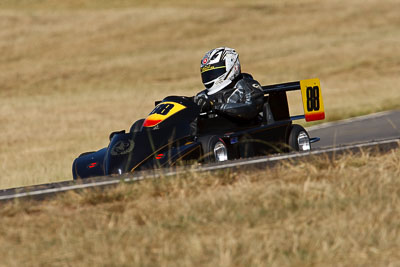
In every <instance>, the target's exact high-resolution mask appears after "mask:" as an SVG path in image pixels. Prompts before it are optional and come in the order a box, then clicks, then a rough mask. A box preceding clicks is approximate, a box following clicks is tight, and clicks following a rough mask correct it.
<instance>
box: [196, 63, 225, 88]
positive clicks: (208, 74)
mask: <svg viewBox="0 0 400 267" xmlns="http://www.w3.org/2000/svg"><path fill="white" fill-rule="evenodd" d="M225 72H226V66H225V64H221V63H220V64H213V65H206V66H204V67H201V79H202V80H203V83H204V84H207V83H209V82H211V81H213V80H215V79H217V78H218V77H219V76H221V75H223V74H224V73H225Z"/></svg>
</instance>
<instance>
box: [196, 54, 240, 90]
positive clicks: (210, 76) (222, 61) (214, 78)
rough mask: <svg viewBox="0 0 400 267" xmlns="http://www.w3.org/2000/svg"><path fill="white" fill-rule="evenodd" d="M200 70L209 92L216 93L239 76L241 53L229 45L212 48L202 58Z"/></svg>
mask: <svg viewBox="0 0 400 267" xmlns="http://www.w3.org/2000/svg"><path fill="white" fill-rule="evenodd" d="M200 71H201V78H202V80H203V84H204V86H205V87H206V88H207V94H208V95H212V94H215V93H216V92H218V91H220V90H222V89H224V88H225V87H227V86H228V85H229V84H230V83H231V82H232V81H233V80H234V79H235V78H236V77H237V76H239V74H240V62H239V55H238V54H237V53H236V51H235V49H232V48H228V47H219V48H215V49H212V50H210V51H208V52H207V53H206V54H205V56H204V57H203V59H202V60H201V65H200Z"/></svg>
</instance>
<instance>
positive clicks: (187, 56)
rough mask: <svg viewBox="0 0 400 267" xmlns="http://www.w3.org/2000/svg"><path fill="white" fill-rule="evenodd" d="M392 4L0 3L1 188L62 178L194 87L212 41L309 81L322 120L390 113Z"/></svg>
mask: <svg viewBox="0 0 400 267" xmlns="http://www.w3.org/2000/svg"><path fill="white" fill-rule="evenodd" d="M399 7H400V5H399V3H398V1H395V0H388V1H384V2H382V1H378V0H370V1H362V0H353V1H342V0H333V1H317V0H304V1H294V0H285V1H279V2H277V3H275V2H272V1H269V2H265V1H250V2H244V1H221V2H218V4H215V3H214V2H213V1H209V0H208V1H201V2H196V3H191V4H190V6H188V5H187V2H186V1H181V0H169V1H138V0H137V1H127V0H119V1H105V0H102V1H94V0H89V1H82V0H68V1H57V0H45V1H33V0H3V1H1V2H0V27H1V29H2V30H1V31H0V114H1V115H0V129H1V131H2V133H1V135H0V162H1V163H0V173H1V175H0V188H7V187H15V186H24V185H29V184H38V183H45V182H53V181H60V180H65V179H70V178H71V170H70V169H71V163H72V161H73V159H74V158H75V157H76V156H77V155H78V154H79V153H81V152H83V151H91V150H95V149H98V148H101V147H102V146H105V145H107V137H108V134H109V133H110V132H111V131H114V130H119V129H127V128H129V127H130V125H131V123H132V122H133V121H135V120H136V119H138V118H141V117H143V116H145V114H146V113H148V112H149V110H150V109H151V107H152V105H153V103H154V100H157V99H160V98H162V97H163V96H166V95H171V94H184V95H193V94H195V93H196V92H197V91H199V90H200V89H201V82H200V77H199V69H198V68H199V60H200V58H201V57H202V56H203V54H204V53H205V52H206V51H207V50H208V49H210V48H212V47H216V46H220V45H228V46H231V47H235V48H236V49H237V50H238V52H239V53H240V54H241V61H242V65H243V70H244V71H246V72H250V73H253V74H254V76H255V78H257V79H258V80H259V81H260V82H261V83H262V84H271V83H278V82H286V81H292V80H299V79H304V78H310V77H319V78H320V79H321V81H322V86H323V94H324V100H325V105H326V113H327V116H328V120H334V119H340V118H345V117H348V116H353V115H359V114H365V113H369V112H374V111H380V110H385V109H391V108H398V107H399V105H400V104H399V103H400V91H399V90H398V88H397V85H398V84H399V83H400V77H399V75H398V73H399V70H400V57H399V56H398V55H399V54H400V46H399V41H400V39H399V36H400V17H399V16H398V10H399ZM297 110H299V109H295V111H297ZM295 113H296V112H295Z"/></svg>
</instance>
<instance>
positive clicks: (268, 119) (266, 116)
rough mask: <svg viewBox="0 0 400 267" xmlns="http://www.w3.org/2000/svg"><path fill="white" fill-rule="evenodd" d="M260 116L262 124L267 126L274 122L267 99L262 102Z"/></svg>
mask: <svg viewBox="0 0 400 267" xmlns="http://www.w3.org/2000/svg"><path fill="white" fill-rule="evenodd" d="M262 116H263V118H262V121H263V123H264V124H267V125H268V124H272V123H274V122H275V119H274V115H273V114H272V111H271V107H270V105H269V103H268V98H267V101H265V102H264V105H263V113H262Z"/></svg>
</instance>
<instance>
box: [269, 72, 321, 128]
mask: <svg viewBox="0 0 400 267" xmlns="http://www.w3.org/2000/svg"><path fill="white" fill-rule="evenodd" d="M262 89H263V92H264V95H268V98H269V99H268V103H269V105H270V106H271V109H272V113H273V114H274V115H275V116H278V117H279V118H276V119H278V120H280V119H285V118H287V117H289V118H290V119H291V120H298V119H305V120H306V121H316V120H323V119H325V110H324V103H323V100H322V94H321V85H320V82H319V79H308V80H301V81H297V82H289V83H281V84H274V85H266V86H262ZM296 90H300V91H301V98H302V100H303V110H304V115H298V116H293V117H290V115H289V107H288V102H287V96H286V92H287V91H296ZM274 110H275V112H274Z"/></svg>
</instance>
